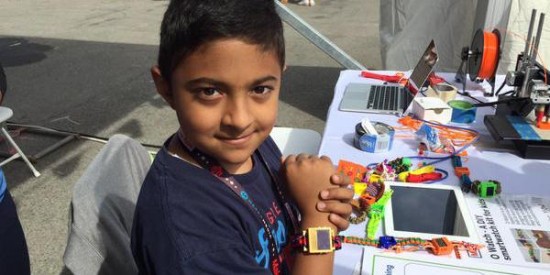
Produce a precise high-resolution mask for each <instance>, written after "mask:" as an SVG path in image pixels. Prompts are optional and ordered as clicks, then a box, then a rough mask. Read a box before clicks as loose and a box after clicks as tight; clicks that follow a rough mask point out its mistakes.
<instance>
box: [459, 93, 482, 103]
mask: <svg viewBox="0 0 550 275" xmlns="http://www.w3.org/2000/svg"><path fill="white" fill-rule="evenodd" d="M457 93H458V94H459V95H461V96H465V97H469V98H471V99H473V100H475V101H477V102H478V103H480V104H481V103H485V102H484V101H481V100H479V99H477V98H475V97H473V96H472V95H471V94H470V93H469V92H460V91H457Z"/></svg>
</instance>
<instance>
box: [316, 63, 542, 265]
mask: <svg viewBox="0 0 550 275" xmlns="http://www.w3.org/2000/svg"><path fill="white" fill-rule="evenodd" d="M379 73H382V74H392V73H393V72H383V71H382V72H379ZM441 76H443V77H445V78H446V79H447V80H448V81H449V82H451V84H453V85H455V86H457V87H462V84H458V83H455V82H454V80H453V78H454V74H442V75H441ZM498 79H502V78H498ZM351 82H362V83H382V82H381V81H378V80H372V79H366V78H362V77H360V71H352V70H347V71H342V72H341V73H340V77H339V79H338V82H337V83H336V87H335V89H334V97H333V100H332V103H331V106H330V108H329V111H328V115H327V124H326V127H325V131H324V133H323V139H322V141H321V146H320V149H319V155H326V156H328V157H330V158H331V159H332V161H333V163H334V164H337V163H338V161H339V160H340V159H344V160H349V161H353V162H356V163H360V164H364V165H367V164H369V163H375V162H376V163H378V162H381V161H383V160H384V159H388V160H392V159H395V158H397V157H402V156H414V155H416V154H417V146H418V141H415V140H414V139H400V138H396V139H395V140H394V142H393V147H392V149H391V150H390V151H389V152H386V153H367V152H363V151H361V150H359V149H357V148H355V147H354V146H353V138H354V135H355V125H356V124H357V123H358V122H360V121H361V119H362V118H363V117H368V118H369V119H370V120H371V121H380V122H384V123H386V124H389V125H392V126H397V125H398V122H397V119H398V117H397V116H394V115H378V114H367V113H359V112H342V111H340V110H338V107H339V105H340V100H341V99H342V95H343V93H344V90H345V87H346V86H347V85H348V83H351ZM498 84H499V82H498V81H497V87H498V86H499V85H498ZM467 89H468V91H469V92H470V93H472V95H474V96H475V95H478V96H481V95H482V94H483V90H484V89H490V86H489V84H487V83H480V84H468V87H467ZM492 113H494V109H493V108H492V107H484V108H478V110H477V115H476V121H475V122H474V123H472V124H471V125H470V126H469V127H471V128H473V129H475V130H477V131H479V132H480V133H481V139H480V142H479V143H478V144H476V145H474V146H473V147H470V148H469V149H468V156H469V157H468V160H467V162H464V163H463V166H465V167H468V168H469V169H470V173H471V174H470V178H472V179H473V180H475V179H482V180H489V179H492V180H497V181H499V182H501V183H502V190H503V193H509V194H537V195H543V196H550V161H546V160H529V159H523V158H521V157H519V156H517V155H516V154H515V153H514V151H513V150H508V149H507V148H501V147H498V146H495V144H494V141H493V139H492V137H491V136H490V135H489V133H488V131H487V130H486V128H485V125H484V124H483V117H484V116H485V115H486V114H492ZM462 126H463V125H462ZM437 167H438V168H442V169H445V170H446V171H448V172H449V177H448V178H447V179H446V180H444V181H443V182H442V183H443V184H449V185H458V184H459V180H458V178H457V177H456V176H455V175H454V173H453V169H452V165H451V162H450V161H444V162H441V163H438V164H437ZM381 227H382V226H381ZM343 233H344V235H352V236H364V235H365V232H364V227H363V226H352V227H351V228H350V229H348V230H347V231H346V232H343ZM361 250H362V247H361V246H357V245H347V244H345V245H344V248H343V249H342V250H341V251H338V252H337V253H336V261H335V268H334V274H351V273H352V271H353V269H354V267H355V266H356V264H357V263H358V262H359V261H360V257H361Z"/></svg>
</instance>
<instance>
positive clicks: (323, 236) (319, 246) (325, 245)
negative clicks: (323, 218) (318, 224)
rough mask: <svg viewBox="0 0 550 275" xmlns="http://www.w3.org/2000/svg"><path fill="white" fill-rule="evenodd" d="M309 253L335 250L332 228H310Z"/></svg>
mask: <svg viewBox="0 0 550 275" xmlns="http://www.w3.org/2000/svg"><path fill="white" fill-rule="evenodd" d="M308 231H309V232H308V236H309V253H328V252H331V251H333V250H334V248H333V244H332V236H331V230H330V228H310V229H309V230H308Z"/></svg>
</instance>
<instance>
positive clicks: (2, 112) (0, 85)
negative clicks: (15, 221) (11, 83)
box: [0, 64, 40, 177]
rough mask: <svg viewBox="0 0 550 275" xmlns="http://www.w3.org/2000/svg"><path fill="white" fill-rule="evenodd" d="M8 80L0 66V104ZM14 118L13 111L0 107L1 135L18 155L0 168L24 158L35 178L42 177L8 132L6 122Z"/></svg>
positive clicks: (0, 165) (0, 164) (11, 157)
mask: <svg viewBox="0 0 550 275" xmlns="http://www.w3.org/2000/svg"><path fill="white" fill-rule="evenodd" d="M7 86H8V85H7V80H6V75H5V74H4V69H3V68H2V65H1V64H0V104H2V101H3V99H4V95H5V94H6V90H7ZM12 116H13V111H12V110H11V109H10V108H8V107H3V106H0V134H1V135H2V136H3V137H4V140H6V141H7V142H8V143H9V145H11V146H12V147H13V148H14V149H15V151H16V153H15V154H13V155H12V156H10V157H8V158H7V159H5V160H4V161H2V162H1V163H0V167H2V166H4V164H7V163H8V162H10V161H12V160H15V159H18V158H22V159H23V161H25V163H26V164H27V166H28V167H29V168H30V169H31V171H32V173H33V174H34V176H35V177H38V176H40V173H39V172H38V171H37V170H36V169H35V168H34V166H33V165H32V163H31V162H30V161H29V159H28V158H27V156H25V154H24V153H23V151H21V149H20V148H19V146H17V144H16V143H15V141H14V140H13V139H12V138H11V136H10V133H9V132H8V130H7V128H6V122H7V121H8V119H10V118H11V117H12Z"/></svg>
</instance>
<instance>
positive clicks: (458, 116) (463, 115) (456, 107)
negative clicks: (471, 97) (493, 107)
mask: <svg viewBox="0 0 550 275" xmlns="http://www.w3.org/2000/svg"><path fill="white" fill-rule="evenodd" d="M447 104H449V106H451V108H452V109H453V113H452V115H451V121H452V122H456V123H472V122H474V121H475V120H476V107H475V106H474V105H473V104H472V103H470V102H468V101H464V100H451V101H449V102H447Z"/></svg>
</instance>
